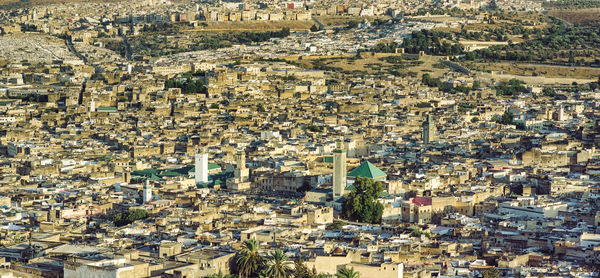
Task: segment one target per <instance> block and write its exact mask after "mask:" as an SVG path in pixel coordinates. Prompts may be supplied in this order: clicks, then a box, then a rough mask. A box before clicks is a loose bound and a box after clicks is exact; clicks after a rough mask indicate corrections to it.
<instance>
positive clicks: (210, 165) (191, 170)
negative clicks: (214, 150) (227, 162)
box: [189, 163, 221, 173]
mask: <svg viewBox="0 0 600 278" xmlns="http://www.w3.org/2000/svg"><path fill="white" fill-rule="evenodd" d="M189 167H191V168H190V170H189V172H190V173H194V172H196V168H195V167H194V165H190V166H189ZM220 168H221V166H219V164H217V163H208V170H209V171H210V170H214V169H220Z"/></svg>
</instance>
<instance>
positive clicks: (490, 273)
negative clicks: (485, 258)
mask: <svg viewBox="0 0 600 278" xmlns="http://www.w3.org/2000/svg"><path fill="white" fill-rule="evenodd" d="M482 274H483V278H498V277H500V273H499V272H498V269H496V268H495V267H492V268H490V269H488V270H486V271H484V272H483V273H482Z"/></svg>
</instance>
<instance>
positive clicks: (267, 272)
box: [261, 249, 292, 278]
mask: <svg viewBox="0 0 600 278" xmlns="http://www.w3.org/2000/svg"><path fill="white" fill-rule="evenodd" d="M291 264H292V261H290V259H289V258H288V256H286V255H285V254H284V253H283V251H281V249H275V251H273V252H271V253H270V254H269V255H268V256H267V258H266V260H265V265H264V269H263V270H262V271H261V276H262V277H269V278H286V277H289V276H291V274H292V268H291V267H290V265H291Z"/></svg>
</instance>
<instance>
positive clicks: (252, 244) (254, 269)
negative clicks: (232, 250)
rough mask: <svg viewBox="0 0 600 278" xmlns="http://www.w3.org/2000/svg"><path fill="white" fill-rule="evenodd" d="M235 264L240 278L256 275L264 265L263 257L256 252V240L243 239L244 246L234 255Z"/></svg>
mask: <svg viewBox="0 0 600 278" xmlns="http://www.w3.org/2000/svg"><path fill="white" fill-rule="evenodd" d="M235 264H236V267H237V271H238V274H239V275H240V277H242V278H245V277H254V276H256V275H258V273H259V271H260V269H261V268H262V267H263V265H264V258H263V257H262V256H261V255H260V254H259V252H258V241H256V240H253V239H250V240H246V241H244V247H243V248H242V250H240V251H239V252H238V253H237V254H236V256H235Z"/></svg>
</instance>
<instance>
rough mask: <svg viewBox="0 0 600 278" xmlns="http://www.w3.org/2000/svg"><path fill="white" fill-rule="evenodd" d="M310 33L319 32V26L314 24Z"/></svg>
mask: <svg viewBox="0 0 600 278" xmlns="http://www.w3.org/2000/svg"><path fill="white" fill-rule="evenodd" d="M310 31H311V32H317V31H319V26H317V25H316V24H313V26H310Z"/></svg>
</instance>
